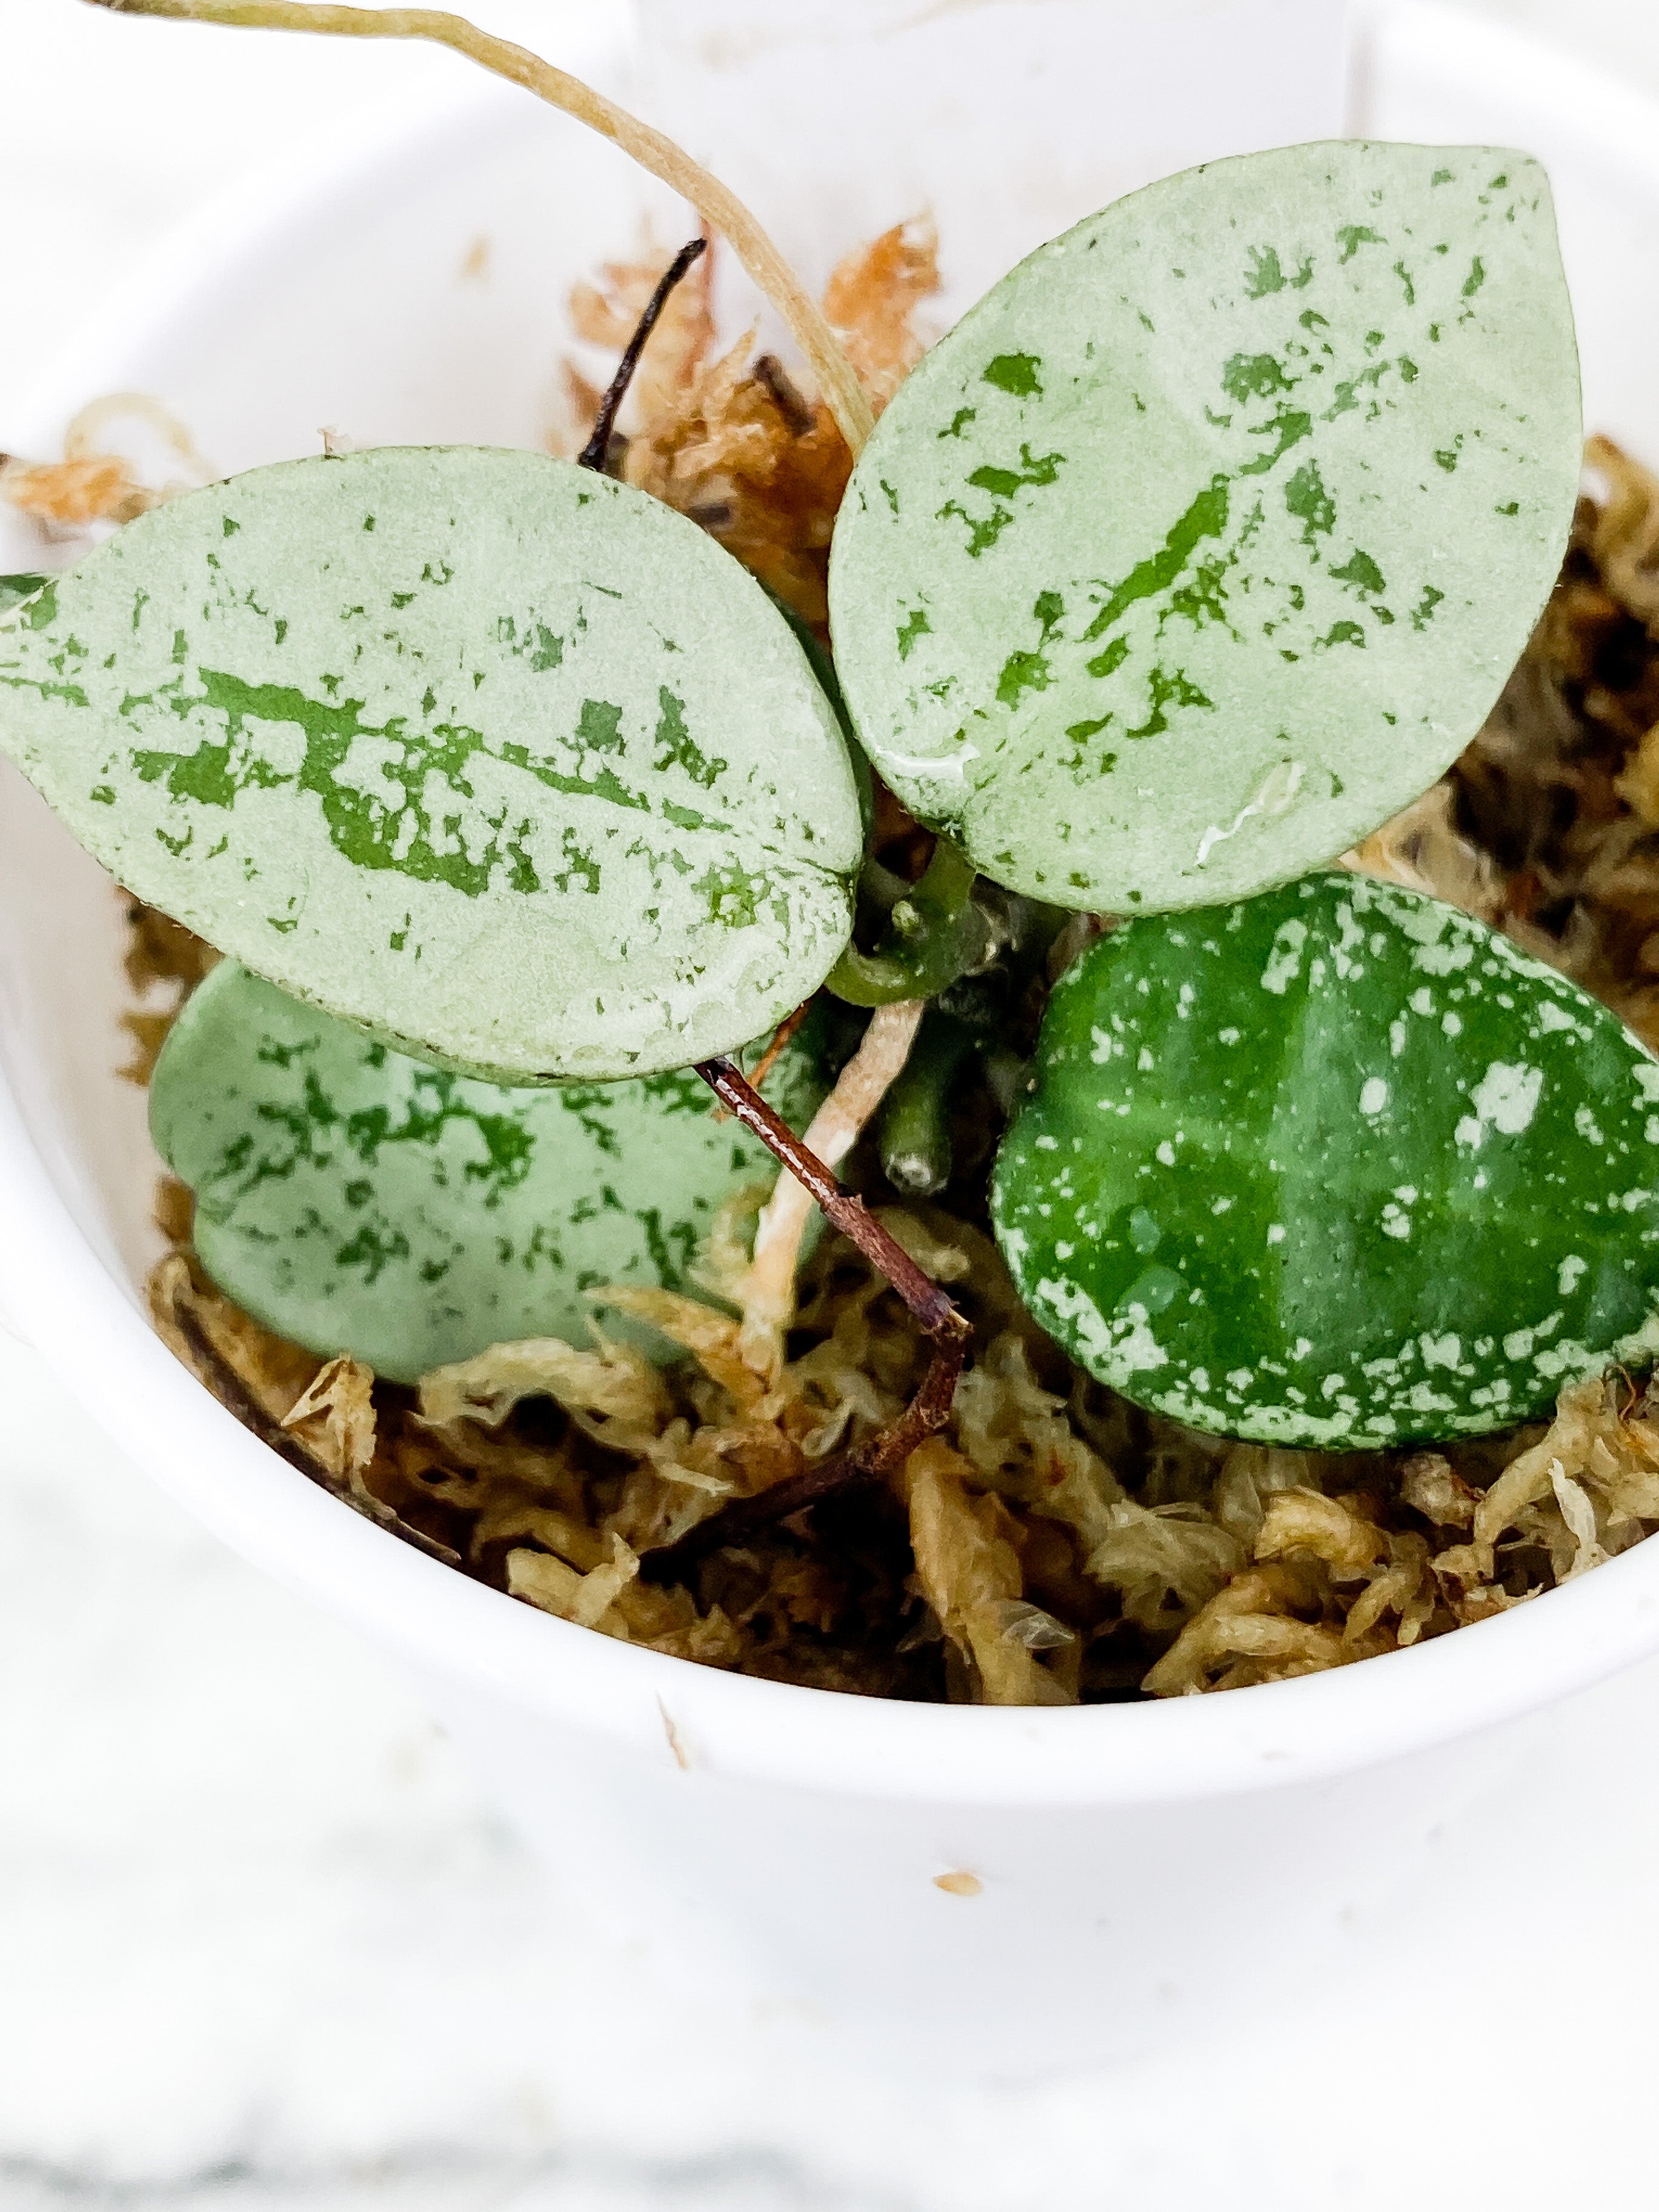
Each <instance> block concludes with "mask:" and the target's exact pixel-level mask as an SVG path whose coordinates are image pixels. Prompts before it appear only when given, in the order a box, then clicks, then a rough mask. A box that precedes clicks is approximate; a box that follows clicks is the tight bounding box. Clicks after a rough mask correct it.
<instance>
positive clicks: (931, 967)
mask: <svg viewBox="0 0 1659 2212" xmlns="http://www.w3.org/2000/svg"><path fill="white" fill-rule="evenodd" d="M872 866H873V868H874V874H875V878H876V883H875V888H876V890H877V892H878V898H877V903H883V902H884V901H885V888H884V884H883V883H882V878H886V877H887V874H888V872H887V870H886V869H884V868H882V867H881V866H879V865H878V864H872ZM869 872H870V869H869V868H866V873H869ZM975 880H976V877H975V869H974V864H973V862H972V861H971V860H969V859H968V857H967V856H966V854H963V853H962V852H960V851H958V850H957V848H956V847H955V846H954V845H952V844H951V842H950V840H949V839H948V838H945V837H941V838H940V839H939V842H937V844H935V846H934V848H933V859H932V860H929V862H928V863H927V873H926V874H925V875H924V876H923V877H922V878H921V882H920V883H917V884H907V885H905V886H904V887H903V889H902V891H901V892H900V895H899V896H898V897H897V898H896V900H894V901H892V902H891V904H890V921H889V923H888V927H887V929H886V931H885V933H884V936H883V938H882V941H881V944H880V945H879V946H878V949H877V950H876V951H874V952H860V951H859V949H858V947H857V945H848V948H847V950H846V951H845V952H843V953H842V956H841V958H840V959H839V960H838V961H836V964H835V966H834V967H833V968H832V969H830V970H829V976H828V978H827V979H826V987H827V988H828V989H829V990H831V991H833V992H834V993H835V994H836V997H837V998H838V999H844V1000H846V1001H847V1002H848V1005H849V1006H890V1005H892V1004H893V1003H894V1002H895V1001H896V1000H901V999H933V998H937V997H938V995H939V993H940V992H941V991H944V990H948V989H949V987H950V986H951V984H952V983H954V982H955V981H956V980H957V977H958V976H959V975H964V974H966V972H967V971H968V969H970V968H972V967H973V966H974V965H975V963H976V962H977V961H979V960H981V959H982V958H983V957H984V956H985V949H986V944H987V928H986V923H985V917H984V916H983V915H981V912H980V910H979V908H978V907H977V906H976V905H975V902H974V896H973V894H974V884H975Z"/></svg>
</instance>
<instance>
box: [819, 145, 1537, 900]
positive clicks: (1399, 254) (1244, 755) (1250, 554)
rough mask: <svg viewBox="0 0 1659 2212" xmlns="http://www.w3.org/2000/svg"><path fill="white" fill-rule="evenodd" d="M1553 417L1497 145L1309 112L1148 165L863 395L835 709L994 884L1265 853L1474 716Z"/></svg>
mask: <svg viewBox="0 0 1659 2212" xmlns="http://www.w3.org/2000/svg"><path fill="white" fill-rule="evenodd" d="M1579 441H1580V427H1579V410H1578V374H1577V355H1576V351H1575V347H1574V342H1573V331H1572V320H1571V311H1570V307H1569V302H1568V299H1567V295H1566V289H1565V282H1564V279H1563V276H1562V271H1561V264H1560V258H1559V252H1558V250H1557V246H1556V238H1555V226H1554V219H1553V212H1552V209H1551V204H1550V197H1549V190H1548V186H1547V182H1546V179H1545V177H1544V173H1543V172H1542V170H1541V168H1540V167H1538V165H1537V164H1536V163H1535V162H1534V161H1530V160H1528V158H1527V157H1526V156H1525V155H1518V154H1512V153H1508V152H1501V151H1493V150H1492V149H1481V148H1474V149H1471V148H1467V147H1418V146H1395V145H1367V144H1364V143H1333V144H1326V145H1316V146H1304V147H1292V148H1291V149H1287V150H1285V151H1281V152H1277V153H1268V154H1256V155H1246V156H1243V157H1242V158H1240V159H1237V160H1232V161H1217V162H1212V163H1211V164H1210V165H1208V166H1207V167H1204V168H1201V169H1194V170H1191V171H1188V173H1185V174H1183V175H1181V176H1177V177H1174V178H1171V179H1168V180H1167V181H1166V182H1164V183H1162V184H1158V185H1152V186H1150V187H1149V188H1148V189H1147V190H1146V191H1140V192H1137V193H1135V194H1133V195H1132V196H1131V197H1128V198H1127V199H1123V200H1121V201H1119V202H1118V203H1117V204H1115V206H1112V207H1110V208H1108V209H1107V210H1105V211H1104V213H1103V214H1101V215H1097V216H1091V218H1090V219H1089V220H1088V221H1087V222H1084V223H1082V224H1080V225H1079V227H1078V228H1076V229H1075V230H1073V231H1071V232H1069V233H1067V234H1066V236H1065V237H1063V238H1060V239H1058V240H1055V241H1054V243H1053V244H1052V245H1049V246H1045V247H1043V248H1042V250H1041V251H1040V252H1037V253H1036V254H1034V255H1033V256H1032V257H1031V258H1030V259H1029V260H1028V261H1025V262H1024V263H1023V264H1021V265H1020V266H1019V267H1018V269H1016V270H1013V271H1012V274H1011V275H1009V276H1006V277H1005V278H1004V279H1003V281H1002V282H1001V283H1000V284H998V285H997V286H996V287H995V289H994V290H993V291H992V292H991V293H990V295H988V296H987V298H986V299H985V300H984V301H981V304H980V305H979V306H978V307H975V309H973V310H972V312H971V313H969V314H968V315H967V316H966V317H965V318H964V319H963V321H962V322H961V323H960V324H959V325H957V328H956V329H955V330H954V331H952V332H951V334H950V336H949V337H946V338H945V340H944V342H943V343H941V344H939V346H937V347H936V348H935V349H934V350H933V352H932V353H931V354H930V355H928V356H927V358H926V360H924V361H923V362H922V363H921V366H920V367H919V368H917V369H916V370H915V373H914V374H912V376H911V377H910V378H909V380H908V381H907V382H906V383H905V385H904V386H902V388H901V390H900V392H898V394H897V396H896V398H895V399H894V401H893V403H892V404H891V405H890V407H889V409H888V410H887V412H886V413H885V414H884V416H883V417H882V419H881V422H880V423H879V424H878V427H877V429H876V433H875V435H874V436H873V437H872V440H871V441H870V443H869V445H868V446H867V447H866V449H865V452H864V453H863V455H862V457H861V459H860V463H859V465H858V468H857V470H856V471H855V473H854V478H853V483H852V487H851V489H850V491H849V494H848V498H847V501H846V503H845V505H844V506H843V507H842V514H841V519H840V521H839V523H838V526H837V528H836V540H835V549H834V556H833V561H832V564H831V574H830V610H831V617H832V623H833V627H834V631H835V640H836V657H837V665H838V668H839V671H840V674H841V678H842V685H843V688H844V690H845V692H846V696H847V701H848V707H849V708H850V710H851V713H852V715H853V719H854V726H855V727H856V729H857V731H858V733H859V736H860V739H861V741H862V742H863V744H865V746H866V748H867V750H869V752H870V755H871V757H872V760H873V761H874V763H875V765H876V767H877V768H878V769H879V771H880V773H881V774H882V775H884V777H885V778H886V780H887V781H888V782H889V783H890V785H891V786H892V787H893V789H894V790H895V791H896V793H898V795H899V796H900V798H901V799H903V800H904V802H905V804H906V805H908V806H909V807H911V808H912V809H913V810H914V811H916V812H917V813H918V814H920V815H921V817H922V818H923V819H924V820H925V821H927V823H930V824H931V825H933V827H935V828H938V829H945V830H947V831H949V832H950V834H951V836H955V837H957V839H958V840H959V841H960V842H962V843H963V845H964V846H965V848H966V849H967V851H968V853H969V855H970V857H971V858H972V859H973V860H975V863H976V864H977V865H978V866H979V867H980V868H981V869H982V870H983V871H984V872H986V873H987V875H989V876H991V877H993V878H995V880H996V881H998V882H999V883H1002V884H1008V885H1010V886H1011V887H1012V888H1013V889H1015V890H1021V891H1024V892H1027V893H1030V894H1031V895H1033V896H1040V897H1042V898H1044V899H1047V900H1050V901H1054V902H1063V903H1065V904H1066V905H1070V906H1074V907H1083V908H1107V909H1111V910H1117V911H1125V910H1127V909H1129V908H1133V907H1137V906H1139V907H1142V908H1171V907H1186V906H1194V905H1205V904H1209V903H1212V902H1219V901H1222V900H1225V899H1228V898H1231V897H1237V896H1243V895H1245V894H1248V893H1249V892H1251V891H1254V890H1259V889H1261V888H1262V887H1263V886H1264V885H1266V884H1270V883H1274V882H1281V881H1284V880H1285V879H1287V878H1290V877H1291V876H1294V875H1296V874H1297V873H1298V872H1301V871H1302V870H1304V869H1305V868H1307V867H1308V866H1311V865H1314V864H1316V863H1319V862H1322V861H1324V860H1329V859H1330V858H1332V857H1333V856H1334V855H1335V854H1338V853H1340V852H1341V851H1342V850H1344V849H1345V848H1346V847H1347V846H1348V845H1350V844H1351V843H1352V842H1354V841H1355V839H1357V838H1358V837H1359V836H1363V835H1364V834H1365V833H1366V832H1368V831H1369V830H1370V829H1374V828H1375V827H1376V825H1377V824H1378V823H1381V822H1382V821H1383V820H1384V819H1386V818H1387V817H1388V816H1389V815H1390V814H1391V813H1393V812H1395V811H1396V810H1397V809H1398V808H1399V807H1400V806H1401V805H1402V804H1403V803H1404V802H1405V801H1406V800H1407V799H1410V798H1412V797H1413V796H1414V795H1415V794H1416V793H1418V792H1419V791H1422V790H1424V789H1425V787H1427V786H1428V785H1429V784H1430V783H1431V782H1432V781H1433V780H1434V778H1435V777H1436V775H1438V774H1439V772H1440V771H1441V770H1442V769H1443V768H1444V767H1445V765H1446V764H1447V763H1448V762H1449V761H1450V760H1451V759H1452V758H1453V757H1455V754H1456V753H1457V752H1458V750H1460V748H1461V747H1462V745H1463V744H1465V743H1466V741H1467V740H1468V738H1470V737H1471V736H1472V735H1473V733H1474V731H1475V730H1476V729H1477V728H1478V727H1479V726H1480V722H1481V720H1482V719H1483V717H1484V715H1485V714H1486V710H1487V709H1488V708H1490V706H1491V705H1492V702H1493V700H1494V699H1495V698H1496V696H1497V695H1498V690H1499V689H1500V688H1501V686H1502V684H1503V682H1504V678H1505V677H1506V676H1507V675H1508V673H1509V671H1510V668H1511V667H1512V665H1514V662H1515V660H1516V657H1517V656H1518V654H1519V653H1520V651H1521V648H1522V645H1523V644H1524V643H1525V641H1526V639H1527V636H1528V632H1529V630H1530V629H1531V627H1532V624H1533V623H1534V620H1535V618H1536V617H1537V615H1538V612H1539V611H1540V609H1541V606H1542V605H1543V602H1544V599H1545V597H1546V595H1547V592H1548V590H1549V587H1550V586H1551V584H1552V582H1553V580H1554V577H1555V574H1556V571H1557V569H1558V568H1559V564H1560V560H1561V556H1562V553H1563V550H1564V549H1565V543H1566V533H1567V530H1568V526H1569V524H1570V521H1571V514H1572V507H1573V499H1574V494H1575V489H1576V486H1577V475H1578V466H1579Z"/></svg>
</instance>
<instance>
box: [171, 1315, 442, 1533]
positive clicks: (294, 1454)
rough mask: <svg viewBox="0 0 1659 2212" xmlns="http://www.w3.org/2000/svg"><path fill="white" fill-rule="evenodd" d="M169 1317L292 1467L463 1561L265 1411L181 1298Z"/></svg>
mask: <svg viewBox="0 0 1659 2212" xmlns="http://www.w3.org/2000/svg"><path fill="white" fill-rule="evenodd" d="M169 1318H170V1319H171V1321H172V1322H173V1327H174V1328H176V1329H177V1330H178V1332H179V1337H180V1338H181V1339H182V1340H183V1342H184V1343H185V1346H187V1348H188V1349H189V1352H190V1355H191V1360H192V1361H193V1362H194V1364H195V1367H196V1372H197V1376H198V1377H199V1379H200V1380H201V1381H202V1382H204V1383H206V1385H207V1387H208V1388H209V1389H210V1390H211V1391H212V1393H213V1395H214V1396H215V1397H216V1399H217V1400H218V1401H219V1402H220V1404H221V1405H222V1407H224V1409H225V1411H226V1412H227V1413H233V1414H234V1416H235V1418H236V1419H238V1420H239V1421H240V1423H241V1425H242V1426H243V1427H244V1428H245V1429H248V1430H251V1431H252V1433H253V1434H254V1435H255V1436H256V1437H258V1439H259V1441H260V1443H263V1444H268V1445H269V1446H270V1449H271V1450H272V1451H274V1452H275V1453H276V1454H277V1455H278V1456H279V1457H280V1458H282V1459H285V1460H286V1461H287V1462H288V1463H289V1466H290V1467H292V1468H297V1469H298V1471H299V1472H300V1473H301V1474H303V1475H305V1476H306V1477H307V1479H308V1480H310V1481H312V1482H314V1483H315V1484H316V1485H317V1486H318V1488H319V1490H325V1491H327V1492H328V1493H329V1495H330V1496H331V1498H338V1499H339V1500H340V1501H341V1503H342V1504H345V1505H349V1506H350V1507H351V1508H352V1510H353V1511H354V1512H357V1513H361V1514H362V1516H363V1517H364V1519H365V1520H369V1521H373V1522H374V1524H375V1526H376V1527H377V1528H389V1529H390V1530H391V1531H392V1534H394V1535H397V1536H401V1537H402V1538H403V1540H404V1542H405V1543H406V1544H412V1545H413V1546H414V1547H415V1548H416V1551H417V1552H424V1553H427V1555H428V1558H430V1559H441V1560H442V1561H443V1563H444V1565H446V1566H450V1567H458V1566H459V1565H460V1563H461V1562H460V1556H459V1553H456V1552H453V1551H452V1550H451V1549H450V1547H449V1546H448V1545H447V1544H441V1543H439V1542H438V1541H437V1540H436V1539H435V1537H431V1536H428V1535H425V1534H422V1531H421V1530H420V1529H418V1528H410V1525H409V1523H408V1522H406V1521H404V1519H403V1518H402V1517H401V1516H399V1515H398V1514H396V1513H393V1512H392V1510H390V1509H389V1508H388V1509H387V1510H386V1514H385V1516H381V1515H380V1514H377V1513H371V1512H370V1511H369V1510H368V1508H367V1506H365V1505H364V1504H363V1503H362V1501H361V1499H359V1498H356V1497H354V1496H353V1495H352V1492H351V1489H350V1487H349V1485H348V1484H345V1483H342V1482H338V1481H337V1480H335V1478H334V1476H333V1475H332V1474H331V1473H330V1472H329V1470H328V1468H325V1466H324V1465H323V1462H321V1461H320V1460H319V1459H318V1458H316V1457H315V1456H314V1455H313V1454H312V1453H311V1452H308V1451H307V1449H306V1448H305V1446H304V1444H302V1443H301V1441H300V1439H299V1438H298V1437H296V1436H295V1435H294V1434H293V1433H292V1431H289V1430H288V1429H285V1428H284V1427H283V1425H282V1423H281V1422H280V1421H278V1420H276V1419H273V1418H272V1416H271V1415H270V1414H269V1413H267V1412H266V1411H265V1409H264V1407H263V1406H262V1405H261V1404H260V1403H259V1401H258V1398H256V1397H255V1396H254V1395H253V1392H252V1390H251V1389H249V1387H248V1385H247V1384H246V1383H245V1382H244V1381H243V1379H242V1377H241V1376H240V1375H239V1374H238V1373H237V1371H236V1370H235V1369H234V1367H233V1366H232V1365H231V1364H230V1362H229V1361H228V1359H227V1358H225V1357H224V1355H223V1353H222V1352H221V1351H220V1350H219V1347H218V1346H217V1345H216V1344H215V1343H214V1341H213V1339H212V1338H211V1337H210V1335H209V1334H208V1333H207V1331H206V1330H205V1329H204V1328H203V1326H202V1324H201V1322H199V1321H198V1320H197V1317H196V1316H195V1315H194V1314H193V1313H191V1310H190V1309H189V1307H188V1306H186V1305H185V1304H183V1303H182V1302H181V1301H180V1300H179V1299H178V1298H174V1299H173V1302H172V1305H171V1309H170V1313H169Z"/></svg>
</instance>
